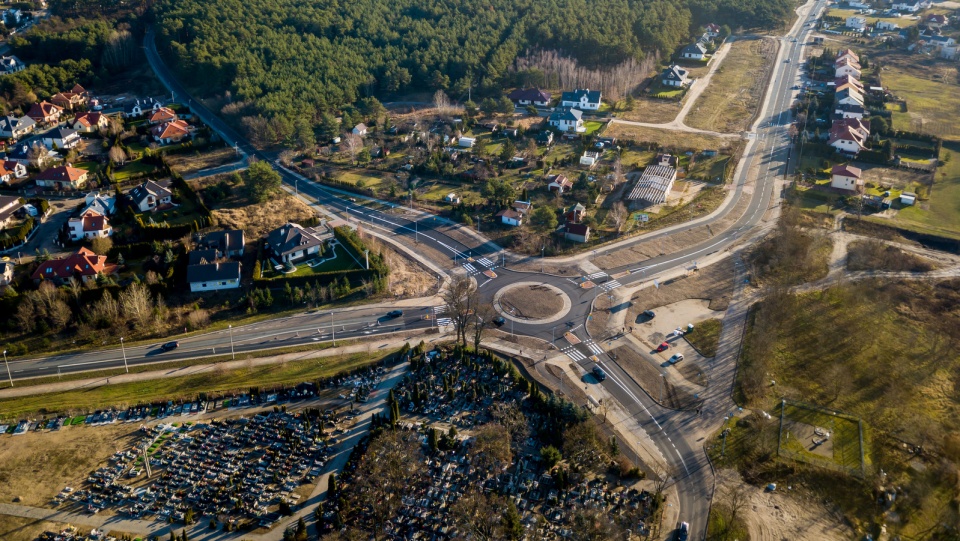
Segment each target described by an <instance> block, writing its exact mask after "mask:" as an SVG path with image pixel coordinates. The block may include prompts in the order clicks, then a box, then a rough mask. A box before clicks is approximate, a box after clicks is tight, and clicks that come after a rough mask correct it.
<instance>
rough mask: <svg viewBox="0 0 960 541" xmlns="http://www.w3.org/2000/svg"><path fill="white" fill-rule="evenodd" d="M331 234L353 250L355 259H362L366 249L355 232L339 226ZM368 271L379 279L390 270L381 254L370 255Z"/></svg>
mask: <svg viewBox="0 0 960 541" xmlns="http://www.w3.org/2000/svg"><path fill="white" fill-rule="evenodd" d="M333 234H334V236H336V237H337V240H339V241H340V242H341V243H342V244H344V245H346V246H348V247H349V248H350V249H351V250H353V253H354V255H356V256H357V258H360V257H363V252H364V251H365V250H366V249H367V247H366V245H364V244H363V240H361V239H360V235H358V234H357V232H356V231H354V230H353V229H350V228H349V227H347V226H340V227H336V228H334V229H333ZM370 270H371V271H373V272H374V273H375V274H376V275H377V276H379V277H385V276H387V275H388V274H390V269H389V268H388V267H387V264H386V263H384V261H383V255H381V254H373V253H371V254H370Z"/></svg>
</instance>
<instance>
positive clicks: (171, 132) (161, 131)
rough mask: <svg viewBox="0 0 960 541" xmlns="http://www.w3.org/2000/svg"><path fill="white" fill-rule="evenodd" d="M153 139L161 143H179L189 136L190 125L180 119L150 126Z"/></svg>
mask: <svg viewBox="0 0 960 541" xmlns="http://www.w3.org/2000/svg"><path fill="white" fill-rule="evenodd" d="M150 134H151V135H153V140H154V141H156V142H158V143H160V144H161V145H169V144H173V143H179V142H180V141H182V140H184V139H186V138H187V137H190V125H189V124H187V123H186V122H184V121H182V120H172V121H170V122H164V123H163V124H157V125H156V126H153V127H152V128H150Z"/></svg>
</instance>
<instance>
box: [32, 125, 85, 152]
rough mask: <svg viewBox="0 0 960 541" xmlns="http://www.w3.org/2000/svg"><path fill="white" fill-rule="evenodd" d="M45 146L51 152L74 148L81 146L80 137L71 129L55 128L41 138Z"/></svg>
mask: <svg viewBox="0 0 960 541" xmlns="http://www.w3.org/2000/svg"><path fill="white" fill-rule="evenodd" d="M40 140H41V141H42V142H43V145H44V146H45V147H47V148H49V149H50V150H53V149H58V150H59V149H64V148H73V147H75V146H77V145H79V144H80V135H79V134H78V133H77V132H76V131H75V130H71V129H69V128H60V127H57V128H53V129H51V130H48V131H47V132H46V133H44V134H42V135H41V136H40Z"/></svg>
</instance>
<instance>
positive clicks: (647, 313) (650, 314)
mask: <svg viewBox="0 0 960 541" xmlns="http://www.w3.org/2000/svg"><path fill="white" fill-rule="evenodd" d="M643 315H645V316H646V317H647V319H653V318H655V317H657V314H655V313H653V310H644V311H643Z"/></svg>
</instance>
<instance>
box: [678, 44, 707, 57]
mask: <svg viewBox="0 0 960 541" xmlns="http://www.w3.org/2000/svg"><path fill="white" fill-rule="evenodd" d="M706 52H707V48H706V47H704V46H703V45H702V44H701V43H700V42H697V43H691V44H690V45H687V46H686V47H684V48H683V49H680V54H681V55H684V54H704V53H706Z"/></svg>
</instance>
